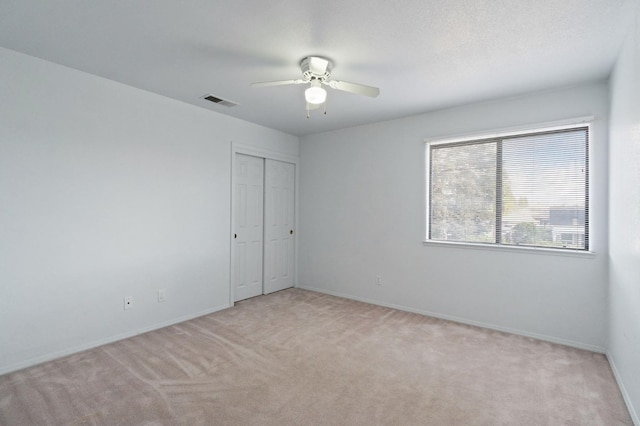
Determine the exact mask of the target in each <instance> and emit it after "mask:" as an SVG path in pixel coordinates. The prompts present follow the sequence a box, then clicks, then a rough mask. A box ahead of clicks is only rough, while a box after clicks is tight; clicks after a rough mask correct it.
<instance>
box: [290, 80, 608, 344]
mask: <svg viewBox="0 0 640 426" xmlns="http://www.w3.org/2000/svg"><path fill="white" fill-rule="evenodd" d="M585 115H594V116H595V122H594V124H593V138H592V146H591V153H592V164H591V180H592V186H591V189H592V192H591V195H592V198H591V208H592V213H591V219H592V223H591V235H592V249H593V250H594V251H595V252H596V254H595V255H583V256H565V255H559V254H552V255H550V254H544V253H531V252H528V251H527V252H525V251H518V250H516V249H514V250H510V251H504V250H501V251H498V250H487V249H477V248H471V247H462V248H460V247H442V246H433V245H429V246H425V245H423V244H422V241H423V238H424V229H425V226H424V220H425V219H424V218H425V214H424V209H425V200H424V193H425V178H424V173H425V165H424V139H425V138H436V137H444V136H448V135H459V134H466V133H473V132H481V133H482V132H485V131H487V130H491V129H501V128H509V127H513V126H521V125H527V124H531V123H542V122H549V121H555V120H562V119H568V118H572V117H580V116H585ZM608 115H609V111H608V88H607V84H606V83H605V82H602V83H594V84H588V85H582V86H578V87H572V88H567V89H564V90H556V91H548V92H542V93H536V94H532V95H529V96H522V97H517V98H511V99H504V100H498V101H494V102H486V103H481V104H474V105H466V106H462V107H458V108H453V109H447V110H443V111H438V112H433V113H429V114H424V115H420V116H415V117H409V118H404V119H399V120H394V121H388V122H382V123H376V124H372V125H367V126H362V127H357V128H351V129H346V130H341V131H334V132H328V133H322V134H315V135H311V136H307V137H303V138H301V144H300V180H301V181H300V224H299V234H298V237H299V244H300V258H299V263H298V265H299V285H300V286H301V287H306V288H311V289H316V290H319V291H323V292H327V293H332V294H337V295H342V296H346V297H351V298H356V299H360V300H366V301H372V302H375V303H379V304H383V305H388V306H396V307H401V308H403V309H408V310H412V311H417V312H422V313H427V314H429V315H435V316H439V317H444V318H451V319H456V320H459V321H463V322H468V323H472V324H479V325H484V326H488V327H493V328H497V329H502V330H509V331H513V332H516V333H521V334H525V335H530V336H535V337H539V338H543V339H547V340H551V341H556V342H562V343H566V344H569V345H574V346H578V347H583V348H588V349H593V350H596V351H602V352H603V351H604V350H605V345H606V323H607V316H606V302H605V300H606V298H607V208H606V203H607V197H608V195H607V164H608V162H607V161H608V160H607V137H608V134H607V131H608V130H607V129H608V122H607V121H608ZM377 274H380V275H382V278H383V279H382V285H381V286H377V285H376V284H375V276H376V275H377Z"/></svg>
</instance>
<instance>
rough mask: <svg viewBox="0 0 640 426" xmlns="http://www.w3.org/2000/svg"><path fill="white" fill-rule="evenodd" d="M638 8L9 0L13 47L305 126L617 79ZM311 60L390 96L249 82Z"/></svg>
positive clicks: (520, 2) (1, 40)
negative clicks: (613, 74)
mask: <svg viewBox="0 0 640 426" xmlns="http://www.w3.org/2000/svg"><path fill="white" fill-rule="evenodd" d="M638 3H640V1H639V0H399V1H389V0H369V1H363V0H360V1H350V0H342V1H335V0H325V1H319V0H314V1H309V0H296V1H291V0H271V1H258V0H234V1H222V0H183V1H176V0H135V1H131V0H112V1H87V0H56V1H47V0H0V46H3V47H6V48H9V49H12V50H16V51H19V52H23V53H26V54H29V55H32V56H36V57H39V58H43V59H46V60H49V61H52V62H56V63H58V64H62V65H66V66H68V67H71V68H75V69H78V70H82V71H86V72H88V73H91V74H95V75H98V76H102V77H105V78H108V79H111V80H115V81H118V82H121V83H124V84H127V85H130V86H134V87H138V88H140V89H144V90H148V91H151V92H154V93H158V94H161V95H164V96H168V97H170V98H174V99H178V100H181V101H184V102H187V103H190V104H193V105H198V106H201V107H203V108H208V109H211V110H213V111H218V112H220V113H223V114H228V115H231V116H234V117H238V118H241V119H244V120H248V121H251V122H254V123H258V124H261V125H264V126H268V127H272V128H275V129H279V130H282V131H284V132H287V133H291V134H294V135H305V134H309V133H315V132H321V131H326V130H331V129H338V128H344V127H349V126H353V125H358V124H364V123H370V122H374V121H381V120H386V119H392V118H397V117H402V116H407V115H413V114H419V113H423V112H427V111H430V110H434V109H440V108H445V107H448V106H452V105H457V104H463V103H468V102H474V101H480V100H487V99H493V98H498V97H504V96H512V95H518V94H521V93H526V92H530V91H535V90H543V89H548V88H554V87H561V86H567V85H572V84H577V83H581V82H585V81H591V80H597V79H603V78H606V77H607V76H608V75H609V73H610V71H611V68H612V66H613V63H614V60H615V58H616V55H617V53H618V50H619V48H620V46H621V44H622V41H623V39H624V36H625V33H626V32H627V29H628V28H629V25H630V23H631V20H632V17H633V15H634V14H635V13H636V12H637V9H638ZM308 55H320V56H325V57H327V58H329V59H331V60H332V61H333V62H334V69H333V76H334V78H336V79H338V80H345V81H351V82H357V83H362V84H366V85H371V86H377V87H379V88H380V91H381V93H380V96H379V97H378V98H367V97H361V96H356V95H353V94H350V93H345V92H339V91H336V90H331V89H329V94H328V103H327V108H328V112H327V115H325V116H323V115H322V114H321V111H312V116H311V118H310V119H307V118H306V111H305V103H304V96H303V91H304V86H302V85H295V86H278V87H266V88H252V87H249V83H251V82H254V81H267V80H282V79H293V78H299V77H300V71H299V67H298V63H299V61H300V60H301V59H302V58H303V57H305V56H308ZM0 66H1V64H0ZM207 93H212V94H214V95H216V96H218V97H220V98H224V99H228V100H231V101H234V102H237V103H238V104H239V105H238V106H236V107H233V108H226V107H223V106H220V105H215V104H212V103H209V102H207V101H204V100H202V99H200V97H201V96H202V95H204V94H207Z"/></svg>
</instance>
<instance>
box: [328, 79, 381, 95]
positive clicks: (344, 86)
mask: <svg viewBox="0 0 640 426" xmlns="http://www.w3.org/2000/svg"><path fill="white" fill-rule="evenodd" d="M325 84H327V85H329V87H331V88H332V89H338V90H343V91H345V92H350V93H355V94H356V95H364V96H369V97H372V98H375V97H376V96H378V95H379V94H380V89H378V88H377V87H372V86H365V85H364V84H357V83H349V82H348V81H338V80H331V81H327V82H326V83H325Z"/></svg>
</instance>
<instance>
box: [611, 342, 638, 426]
mask: <svg viewBox="0 0 640 426" xmlns="http://www.w3.org/2000/svg"><path fill="white" fill-rule="evenodd" d="M606 355H607V359H608V360H609V365H611V370H612V371H613V376H614V377H615V378H616V382H617V383H618V387H619V388H620V393H622V398H623V399H624V403H625V404H627V410H629V415H630V416H631V420H632V421H633V424H634V425H635V426H640V417H639V416H638V412H637V411H636V409H635V407H634V406H633V401H631V397H630V396H629V393H628V392H627V388H626V387H625V386H624V382H623V381H622V377H621V376H620V373H619V372H618V368H617V367H616V363H615V361H614V360H613V356H612V355H611V353H610V352H609V351H607V353H606Z"/></svg>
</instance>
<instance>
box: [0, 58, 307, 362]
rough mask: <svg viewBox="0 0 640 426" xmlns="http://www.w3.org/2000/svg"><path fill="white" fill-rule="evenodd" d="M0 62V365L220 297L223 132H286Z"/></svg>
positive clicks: (43, 65)
mask: <svg viewBox="0 0 640 426" xmlns="http://www.w3.org/2000/svg"><path fill="white" fill-rule="evenodd" d="M0 63H1V64H2V66H1V67H0V99H2V102H0V283H1V285H0V294H1V297H0V342H1V343H0V373H2V372H7V371H11V370H15V369H17V368H20V367H24V366H27V365H31V364H33V363H36V362H40V361H44V360H47V359H51V358H54V357H57V356H60V355H63V354H66V353H70V352H74V351H77V350H80V349H83V348H87V347H91V346H94V345H96V344H100V343H104V342H107V341H110V340H114V339H117V338H122V337H126V336H129V335H132V334H135V333H137V332H139V331H142V330H148V329H152V328H155V327H158V326H161V325H164V324H169V323H173V322H176V321H179V320H181V319H186V318H190V317H194V316H197V315H200V314H204V313H207V312H211V311H214V310H217V309H222V308H225V307H227V306H228V305H229V265H230V239H229V238H230V220H231V219H230V211H231V207H230V187H231V180H230V176H231V174H230V170H231V141H232V140H233V141H235V142H238V143H242V144H244V145H254V146H256V147H260V148H261V149H268V150H273V151H277V152H280V153H283V154H287V155H293V156H296V155H297V154H298V138H297V137H293V136H290V135H286V134H283V133H280V132H276V131H273V130H270V129H266V128H264V127H260V126H257V125H253V124H249V123H246V122H243V121H240V120H236V119H233V118H230V117H227V116H224V115H220V114H217V113H214V112H210V111H207V110H205V109H202V108H197V107H194V106H191V105H187V104H184V103H181V102H177V101H174V100H170V99H168V98H164V97H160V96H157V95H154V94H151V93H148V92H144V91H141V90H137V89H134V88H131V87H128V86H124V85H122V84H118V83H115V82H113V81H109V80H105V79H101V78H98V77H95V76H92V75H89V74H85V73H81V72H78V71H74V70H71V69H69V68H65V67H61V66H58V65H54V64H52V63H50V62H45V61H42V60H39V59H35V58H32V57H29V56H25V55H22V54H18V53H15V52H12V51H10V50H6V49H0ZM160 288H163V289H166V292H167V300H166V301H165V302H163V303H158V302H157V290H158V289H160ZM126 295H131V296H133V298H134V306H133V308H132V309H130V310H128V311H124V309H123V297H124V296H126Z"/></svg>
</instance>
